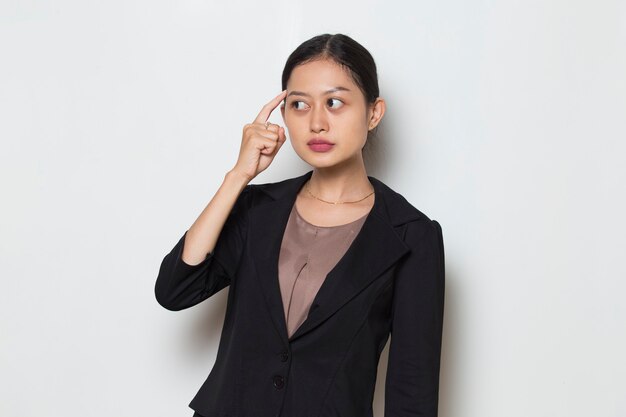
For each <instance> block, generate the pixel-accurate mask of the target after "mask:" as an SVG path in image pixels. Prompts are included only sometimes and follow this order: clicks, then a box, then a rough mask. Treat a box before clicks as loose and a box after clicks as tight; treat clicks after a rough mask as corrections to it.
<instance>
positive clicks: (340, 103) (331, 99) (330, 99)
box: [328, 98, 343, 109]
mask: <svg viewBox="0 0 626 417" xmlns="http://www.w3.org/2000/svg"><path fill="white" fill-rule="evenodd" d="M333 100H334V101H336V102H337V103H339V105H337V106H335V107H334V108H335V109H338V108H340V107H342V106H343V101H341V100H339V99H336V98H329V99H328V102H329V103H331V107H332V102H333Z"/></svg>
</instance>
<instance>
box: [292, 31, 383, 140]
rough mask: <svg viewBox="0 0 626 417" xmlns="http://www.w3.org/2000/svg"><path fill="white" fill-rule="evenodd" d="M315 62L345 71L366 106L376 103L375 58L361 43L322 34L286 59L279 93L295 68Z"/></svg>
mask: <svg viewBox="0 0 626 417" xmlns="http://www.w3.org/2000/svg"><path fill="white" fill-rule="evenodd" d="M318 59H330V60H332V61H335V62H336V63H337V64H339V65H341V66H342V67H344V68H347V69H348V70H349V71H348V72H349V73H350V75H351V76H352V79H353V80H354V83H355V84H356V85H357V86H358V87H359V89H360V90H361V92H362V93H363V95H364V96H365V101H366V103H369V104H371V103H374V102H375V101H376V99H377V98H378V96H379V89H378V74H377V71H376V63H375V62H374V58H373V57H372V55H371V54H370V53H369V51H368V50H367V49H365V48H364V47H363V46H362V45H361V44H360V43H358V42H357V41H355V40H354V39H352V38H351V37H349V36H347V35H344V34H341V33H337V34H334V35H331V34H329V33H325V34H323V35H317V36H315V37H313V38H311V39H309V40H307V41H304V42H303V43H301V44H300V46H298V47H297V48H296V49H295V50H294V51H293V52H292V53H291V55H289V58H287V62H286V63H285V68H284V69H283V76H282V90H285V89H286V88H287V81H289V77H290V76H291V72H292V71H293V69H294V68H295V67H296V66H298V65H301V64H305V63H307V62H310V61H314V60H318ZM376 129H377V128H375V129H374V130H376ZM368 138H369V134H368ZM368 142H369V140H368Z"/></svg>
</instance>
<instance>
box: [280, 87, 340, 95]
mask: <svg viewBox="0 0 626 417" xmlns="http://www.w3.org/2000/svg"><path fill="white" fill-rule="evenodd" d="M337 91H351V90H350V89H349V88H346V87H341V86H339V87H335V88H331V89H330V90H327V91H324V94H330V93H335V92H337ZM289 96H304V97H311V95H310V94H307V93H304V92H302V91H295V90H294V91H292V92H291V93H289V94H287V97H289Z"/></svg>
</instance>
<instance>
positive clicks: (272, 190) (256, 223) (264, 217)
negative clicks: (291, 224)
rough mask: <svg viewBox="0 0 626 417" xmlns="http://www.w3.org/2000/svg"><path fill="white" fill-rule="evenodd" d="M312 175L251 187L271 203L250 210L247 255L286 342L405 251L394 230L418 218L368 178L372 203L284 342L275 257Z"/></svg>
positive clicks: (347, 298) (309, 328)
mask: <svg viewBox="0 0 626 417" xmlns="http://www.w3.org/2000/svg"><path fill="white" fill-rule="evenodd" d="M312 174H313V171H312V170H311V171H308V172H307V173H305V174H303V175H301V176H298V177H295V178H289V179H286V180H283V181H280V182H275V183H266V184H256V185H255V186H256V187H258V189H260V190H261V191H263V192H264V193H266V194H267V195H269V196H270V197H271V198H272V201H270V202H267V203H263V204H259V205H257V206H255V207H253V208H251V209H250V213H249V214H250V218H249V228H250V235H249V237H250V239H251V242H252V243H251V245H250V246H249V248H251V253H252V257H253V259H254V261H255V264H256V267H257V272H258V277H259V280H258V283H259V286H260V287H261V291H262V292H263V294H264V297H265V299H266V301H267V305H268V309H269V312H270V315H271V317H272V320H273V322H274V324H275V326H276V330H277V331H278V333H279V335H280V337H281V338H283V340H284V341H285V342H286V343H289V342H291V341H293V340H294V339H297V338H299V337H300V336H302V335H304V334H306V333H308V332H310V331H312V330H313V329H314V328H315V327H317V326H319V325H320V324H322V322H324V321H325V320H326V319H328V318H329V317H330V316H331V315H332V314H333V313H335V312H336V311H337V310H338V309H340V308H341V307H342V306H343V305H344V304H345V303H347V302H348V301H350V299H351V298H353V297H354V296H356V295H357V294H358V293H359V292H360V291H361V290H363V289H364V288H365V287H367V286H368V285H369V284H370V283H372V282H373V281H374V280H375V279H376V278H377V277H379V276H380V275H381V274H382V273H383V272H384V271H386V270H387V269H388V268H389V267H390V266H391V265H392V264H394V263H395V262H397V261H398V260H399V259H400V258H402V257H403V256H404V255H405V254H406V253H408V252H410V248H409V247H408V246H407V245H406V243H404V241H403V240H402V239H401V238H400V236H398V234H397V232H396V231H395V229H394V227H395V226H399V225H401V224H403V223H406V222H408V221H411V220H415V219H417V218H419V217H420V216H422V214H421V212H419V211H418V210H417V209H416V208H414V207H413V206H412V205H411V204H409V203H408V202H407V201H406V200H405V199H404V197H402V196H401V195H400V194H398V193H396V192H394V191H393V190H391V189H390V188H389V187H388V186H386V185H385V184H384V183H383V182H382V181H380V180H378V179H376V178H375V177H372V176H369V175H368V178H369V180H370V182H371V184H372V185H373V186H374V191H375V194H374V205H373V207H372V209H371V211H370V213H369V214H368V215H367V217H366V219H365V222H364V223H363V226H362V227H361V230H360V231H359V233H358V234H357V236H356V237H355V238H354V240H353V242H352V244H351V245H350V247H349V248H348V250H347V251H346V253H345V254H344V256H343V257H342V258H341V259H340V260H339V262H338V263H337V264H336V265H335V267H334V268H333V269H331V271H330V272H329V273H328V275H327V276H326V279H325V280H324V282H323V283H322V286H321V287H320V289H319V291H318V292H317V294H316V296H315V298H314V300H313V303H312V305H311V309H310V311H309V314H308V317H307V318H306V320H305V321H304V322H303V323H302V324H301V325H300V327H299V328H298V329H297V330H296V332H295V333H294V334H293V335H292V336H291V337H290V338H288V336H287V324H286V321H285V316H284V314H285V313H284V309H283V303H282V297H281V294H280V285H279V280H278V257H279V254H280V246H281V243H282V238H283V234H284V232H285V228H286V226H287V221H288V219H289V214H290V212H291V209H292V207H293V205H294V204H295V201H296V196H297V194H298V192H299V191H300V189H301V188H302V186H303V185H304V183H305V182H306V181H307V180H308V179H309V178H310V177H311V175H312Z"/></svg>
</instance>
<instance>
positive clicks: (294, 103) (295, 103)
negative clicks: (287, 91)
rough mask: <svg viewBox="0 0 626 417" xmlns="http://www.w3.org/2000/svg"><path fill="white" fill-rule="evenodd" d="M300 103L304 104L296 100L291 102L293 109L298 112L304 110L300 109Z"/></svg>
mask: <svg viewBox="0 0 626 417" xmlns="http://www.w3.org/2000/svg"><path fill="white" fill-rule="evenodd" d="M298 103H301V104H304V102H303V101H298V100H294V101H292V102H291V107H292V108H294V109H296V110H302V108H298Z"/></svg>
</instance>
